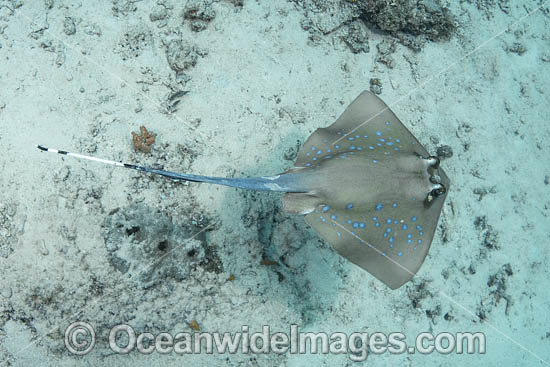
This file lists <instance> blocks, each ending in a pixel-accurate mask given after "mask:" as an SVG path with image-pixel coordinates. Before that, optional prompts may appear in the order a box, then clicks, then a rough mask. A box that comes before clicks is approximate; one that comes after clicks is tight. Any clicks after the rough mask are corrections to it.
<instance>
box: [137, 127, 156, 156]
mask: <svg viewBox="0 0 550 367" xmlns="http://www.w3.org/2000/svg"><path fill="white" fill-rule="evenodd" d="M139 132H140V133H139V134H138V133H135V132H133V131H132V143H133V145H134V150H135V151H136V152H142V153H151V145H153V144H154V143H155V138H156V137H157V134H155V133H152V132H150V131H149V130H147V128H146V127H145V126H143V125H141V126H140V127H139Z"/></svg>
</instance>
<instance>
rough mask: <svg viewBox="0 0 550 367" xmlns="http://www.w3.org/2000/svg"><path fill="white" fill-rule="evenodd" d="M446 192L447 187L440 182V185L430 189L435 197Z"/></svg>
mask: <svg viewBox="0 0 550 367" xmlns="http://www.w3.org/2000/svg"><path fill="white" fill-rule="evenodd" d="M446 192H447V188H446V187H445V186H444V185H442V184H439V185H438V186H436V188H434V189H433V190H432V191H430V195H431V196H433V197H438V196H441V195H443V194H445V193H446Z"/></svg>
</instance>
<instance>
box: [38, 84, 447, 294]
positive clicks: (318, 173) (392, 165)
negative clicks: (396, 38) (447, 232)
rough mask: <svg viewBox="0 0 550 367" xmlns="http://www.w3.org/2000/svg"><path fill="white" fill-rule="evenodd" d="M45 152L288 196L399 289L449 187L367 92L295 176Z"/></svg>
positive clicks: (322, 231)
mask: <svg viewBox="0 0 550 367" xmlns="http://www.w3.org/2000/svg"><path fill="white" fill-rule="evenodd" d="M38 148H39V149H41V150H43V151H52V152H56V153H60V154H65V155H72V156H75V157H78V158H85V159H90V160H95V161H99V162H103V163H108V164H113V165H116V166H120V167H125V168H131V169H136V170H139V171H143V172H148V173H152V174H158V175H162V176H166V177H169V178H172V179H175V180H184V181H193V182H206V183H212V184H217V185H225V186H232V187H238V188H242V189H249V190H260V191H279V192H285V193H286V194H285V195H284V197H283V209H284V210H285V211H286V212H288V213H293V214H301V215H305V220H306V222H307V223H308V224H309V225H310V226H311V227H312V228H313V229H314V230H315V231H316V232H317V233H318V234H319V235H320V236H321V237H322V238H323V239H324V240H325V241H327V242H328V243H330V244H331V245H332V247H333V248H334V249H335V250H336V251H337V252H338V253H339V254H340V255H342V256H343V257H345V258H346V259H348V260H349V261H351V262H352V263H354V264H356V265H358V266H359V267H361V268H363V269H365V270H366V271H368V272H369V273H371V274H372V275H374V276H375V277H376V278H378V279H379V280H380V281H382V282H383V283H384V284H386V285H387V286H388V287H390V288H392V289H396V288H399V287H400V286H401V285H403V284H404V283H406V282H407V281H409V280H410V279H411V278H412V277H413V276H414V275H415V274H416V273H417V271H418V269H419V268H420V266H421V265H422V263H423V262H424V259H425V258H426V255H427V254H428V250H429V248H430V245H431V242H432V239H433V236H434V232H435V230H436V226H437V222H438V219H439V215H440V213H441V210H442V207H443V202H444V201H445V197H446V195H447V192H448V188H449V184H450V181H449V179H448V178H447V175H445V173H444V172H443V170H442V169H441V167H440V166H439V159H438V158H437V157H434V156H430V155H429V154H428V152H427V151H426V149H425V148H424V147H423V146H422V145H421V144H420V142H419V141H418V140H417V139H416V138H415V137H414V136H413V135H412V134H411V132H410V131H409V130H408V129H407V128H406V127H405V126H404V125H403V124H402V123H401V121H399V119H398V118H397V117H396V116H395V114H394V113H393V112H392V111H391V110H390V109H389V107H388V106H387V105H386V104H385V103H384V102H383V101H382V100H381V99H380V98H378V97H377V96H376V95H375V94H373V93H371V92H368V91H364V92H363V93H361V94H360V95H359V96H358V97H357V98H356V99H355V100H354V101H353V102H352V103H351V104H350V105H349V106H348V107H347V108H346V110H345V111H344V112H343V113H342V115H341V116H340V117H339V118H338V119H337V120H336V122H334V123H333V124H332V125H330V126H329V127H326V128H320V129H317V130H316V131H315V132H314V133H313V134H312V135H311V136H310V137H309V138H308V139H307V141H306V142H305V143H304V144H303V146H302V148H301V150H300V152H299V153H298V156H297V158H296V162H295V164H294V168H292V169H290V170H288V171H286V172H284V173H281V174H279V175H276V176H268V177H256V178H222V177H210V176H199V175H192V174H184V173H176V172H169V171H164V170H159V169H154V168H150V167H143V166H136V165H132V164H126V163H120V162H114V161H109V160H104V159H99V158H94V157H89V156H84V155H80V154H76V153H70V152H67V151H61V150H55V149H49V148H45V147H43V146H38Z"/></svg>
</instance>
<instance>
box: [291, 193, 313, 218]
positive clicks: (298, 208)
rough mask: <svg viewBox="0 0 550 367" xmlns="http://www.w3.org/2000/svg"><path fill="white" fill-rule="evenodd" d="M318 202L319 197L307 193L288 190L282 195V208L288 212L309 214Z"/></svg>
mask: <svg viewBox="0 0 550 367" xmlns="http://www.w3.org/2000/svg"><path fill="white" fill-rule="evenodd" d="M320 203H321V198H319V197H317V196H315V195H312V194H308V193H295V192H289V193H286V194H285V195H284V196H283V210H284V211H285V212H287V213H290V214H300V215H306V214H309V213H311V212H313V211H314V210H315V208H317V206H319V204H320Z"/></svg>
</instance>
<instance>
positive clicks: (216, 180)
mask: <svg viewBox="0 0 550 367" xmlns="http://www.w3.org/2000/svg"><path fill="white" fill-rule="evenodd" d="M37 148H38V149H40V150H41V151H43V152H50V153H58V154H62V155H66V156H71V157H75V158H79V159H87V160H89V161H94V162H99V163H104V164H109V165H112V166H116V167H123V168H129V169H133V170H136V171H141V172H146V173H150V174H154V175H160V176H164V177H168V178H171V179H173V180H181V181H190V182H204V183H210V184H214V185H223V186H230V187H236V188H240V189H246V190H256V191H278V192H305V190H304V189H303V188H301V187H300V185H299V183H298V180H297V176H296V175H295V174H281V175H277V176H269V177H252V178H225V177H212V176H200V175H192V174H188V173H177V172H171V171H165V170H162V169H156V168H151V167H146V166H139V165H135V164H129V163H123V162H116V161H112V160H108V159H102V158H96V157H92V156H88V155H83V154H78V153H71V152H68V151H65V150H57V149H52V148H47V147H44V146H42V145H37Z"/></svg>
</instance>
